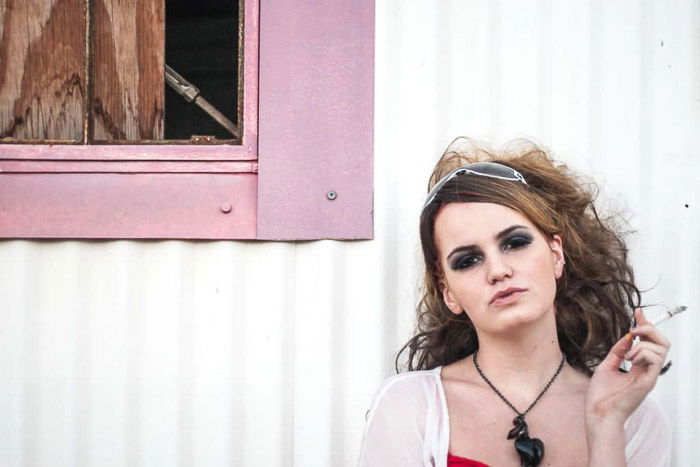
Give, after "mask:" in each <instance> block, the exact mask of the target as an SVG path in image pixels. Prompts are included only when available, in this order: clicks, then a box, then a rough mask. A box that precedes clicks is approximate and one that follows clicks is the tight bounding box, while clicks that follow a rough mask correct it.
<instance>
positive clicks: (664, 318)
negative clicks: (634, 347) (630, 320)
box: [620, 305, 688, 372]
mask: <svg viewBox="0 0 700 467" xmlns="http://www.w3.org/2000/svg"><path fill="white" fill-rule="evenodd" d="M687 309H688V307H687V306H685V305H680V306H677V307H675V308H673V309H670V310H666V314H664V316H662V317H661V318H659V319H657V320H656V321H654V322H653V324H654V326H658V325H659V324H661V323H665V322H666V321H668V320H669V319H671V318H673V317H674V316H676V315H677V314H679V313H682V312H684V311H685V310H687ZM625 337H626V338H628V339H630V340H633V339H632V334H630V333H629V332H628V333H627V334H625ZM638 341H639V337H635V338H634V342H635V343H636V342H638ZM631 367H632V362H630V361H629V360H623V361H622V363H620V370H621V371H625V372H627V371H629V370H630V368H631Z"/></svg>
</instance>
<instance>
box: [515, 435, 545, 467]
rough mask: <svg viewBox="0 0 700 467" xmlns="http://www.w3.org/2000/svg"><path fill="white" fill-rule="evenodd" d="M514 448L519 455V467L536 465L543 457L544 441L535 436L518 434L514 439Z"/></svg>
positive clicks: (535, 466)
mask: <svg viewBox="0 0 700 467" xmlns="http://www.w3.org/2000/svg"><path fill="white" fill-rule="evenodd" d="M515 450H516V451H518V455H519V456H520V465H521V467H537V466H538V465H540V461H542V458H543V457H544V443H543V442H542V440H539V439H537V438H530V437H529V436H527V435H525V436H520V437H519V438H518V439H516V440H515Z"/></svg>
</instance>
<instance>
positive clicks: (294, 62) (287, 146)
mask: <svg viewBox="0 0 700 467" xmlns="http://www.w3.org/2000/svg"><path fill="white" fill-rule="evenodd" d="M260 38H261V42H260V87H259V90H260V97H259V98H260V123H259V144H260V146H259V147H260V159H259V177H260V178H259V185H258V197H259V198H258V238H261V239H285V240H288V239H311V238H357V239H361V238H372V149H373V123H374V100H373V84H374V0H354V1H346V0H328V1H324V2H321V3H319V2H308V1H304V0H285V1H266V2H263V3H262V5H261V11H260ZM331 193H335V195H336V196H335V198H333V196H332V195H329V194H331ZM331 198H333V199H331Z"/></svg>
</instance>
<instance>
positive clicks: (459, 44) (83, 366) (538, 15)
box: [0, 0, 700, 467]
mask: <svg viewBox="0 0 700 467" xmlns="http://www.w3.org/2000/svg"><path fill="white" fill-rule="evenodd" d="M376 18H377V28H376V40H377V42H376V125H375V126H376V131H375V240H373V241H359V242H331V241H318V242H301V243H274V242H180V241H164V242H155V241H154V242H129V241H114V242H93V241H90V242H76V241H69V242H62V241H55V242H35V241H4V242H0V414H1V416H0V465H3V466H10V467H20V466H22V467H25V466H27V467H34V466H80V467H88V466H90V467H91V466H100V467H102V466H106V467H126V466H129V467H132V466H154V465H156V466H160V465H163V466H180V467H187V466H197V467H199V466H223V465H235V466H292V465H294V466H303V467H307V466H327V465H333V466H341V465H343V466H351V465H353V464H354V463H355V459H356V456H357V451H358V448H359V443H360V438H361V436H362V429H363V425H364V414H365V411H366V409H367V407H368V405H369V402H370V400H371V397H372V394H373V393H374V391H375V390H376V389H377V387H378V385H379V384H380V382H381V380H382V379H383V378H385V377H386V376H388V375H390V374H391V373H392V371H393V359H394V356H395V352H396V351H397V350H398V348H399V347H400V346H401V345H402V344H403V343H404V342H405V340H406V339H407V338H408V337H409V335H410V331H411V329H412V326H413V308H414V305H415V302H416V296H415V289H416V285H417V283H418V280H419V278H420V271H419V269H418V265H419V263H420V251H419V247H418V236H417V217H418V214H419V209H420V206H421V204H422V201H423V196H424V192H425V186H426V183H427V177H428V175H429V173H430V170H431V168H432V165H433V163H434V161H435V160H436V159H437V157H438V156H439V154H440V153H441V151H442V150H443V149H444V147H445V146H446V144H447V143H448V142H449V141H450V140H451V139H453V138H454V137H455V136H458V135H466V136H472V137H475V138H478V139H483V140H486V141H488V142H493V143H495V144H499V143H501V142H504V141H507V140H508V139H510V138H513V137H518V136H528V137H531V138H534V139H536V140H538V141H540V142H542V143H543V144H545V145H547V146H549V147H551V148H553V149H554V151H555V152H556V154H557V155H558V157H559V158H560V159H561V160H563V161H564V162H566V163H568V164H569V165H571V166H572V167H574V168H576V169H578V170H580V171H582V172H583V173H585V174H588V175H590V176H593V177H594V178H595V179H596V180H597V181H598V182H599V183H600V184H601V188H602V196H601V204H602V205H603V206H613V207H620V208H623V209H625V210H626V211H627V212H628V218H629V222H630V227H631V228H632V229H634V230H636V231H637V233H636V234H635V235H634V236H632V237H631V239H630V246H631V247H632V255H633V262H634V264H635V266H636V271H637V276H638V279H639V283H640V285H641V286H642V287H645V288H648V289H650V290H649V291H648V292H647V293H646V294H645V301H647V302H658V303H665V304H668V305H675V304H686V305H688V306H690V308H691V310H690V311H689V312H688V313H687V314H686V315H685V316H682V317H680V318H678V319H677V320H675V321H672V322H670V323H667V324H666V325H664V328H663V330H664V332H665V333H666V335H667V336H668V337H669V339H670V340H671V341H672V343H673V348H672V350H671V358H672V359H673V361H674V366H673V369H672V371H671V372H670V373H669V374H668V375H666V376H665V377H664V378H662V379H661V380H660V383H659V386H658V387H657V389H656V390H655V392H654V397H655V398H656V399H657V400H659V401H660V402H661V403H662V405H663V406H664V408H665V410H666V411H667V412H668V414H669V416H670V418H671V421H672V425H673V429H674V443H675V445H674V456H675V464H674V465H679V466H692V465H698V464H700V457H699V455H698V453H697V449H695V447H696V445H697V443H698V442H700V426H699V424H698V420H700V405H699V403H698V394H700V380H699V379H700V376H699V372H698V366H697V355H698V354H699V353H700V341H699V338H698V334H699V332H700V320H699V318H698V309H697V307H698V303H700V296H699V293H698V284H699V283H700V240H698V232H700V221H699V220H698V215H697V210H698V207H699V206H700V196H698V192H699V188H698V183H699V182H700V177H699V176H698V173H700V159H699V158H698V155H697V148H698V147H700V144H699V143H700V141H699V136H698V135H700V131H699V130H700V125H699V123H700V87H699V85H698V83H700V59H699V57H700V55H699V53H700V50H698V45H699V44H700V32H699V31H700V24H699V23H700V6H699V4H698V2H695V1H690V0H685V1H683V0H677V1H669V2H651V1H647V2H644V1H570V2H549V1H544V0H542V1H515V0H512V1H504V0H501V1H496V0H493V1H487V0H483V1H463V0H453V1H440V2H435V1H417V0H415V1H414V0H402V1H398V0H394V1H388V0H387V1H382V0H378V1H377V15H376Z"/></svg>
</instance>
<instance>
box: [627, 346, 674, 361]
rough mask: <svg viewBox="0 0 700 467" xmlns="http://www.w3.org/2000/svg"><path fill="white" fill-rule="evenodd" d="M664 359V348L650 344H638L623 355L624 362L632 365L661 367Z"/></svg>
mask: <svg viewBox="0 0 700 467" xmlns="http://www.w3.org/2000/svg"><path fill="white" fill-rule="evenodd" d="M665 358H666V348H665V347H663V346H661V345H658V344H654V343H651V342H639V343H638V344H637V345H635V346H634V347H632V349H631V350H630V351H629V352H627V353H626V354H625V360H629V361H631V362H632V364H633V365H641V364H644V365H647V366H649V365H658V366H659V367H661V365H663V363H664V360H665Z"/></svg>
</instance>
